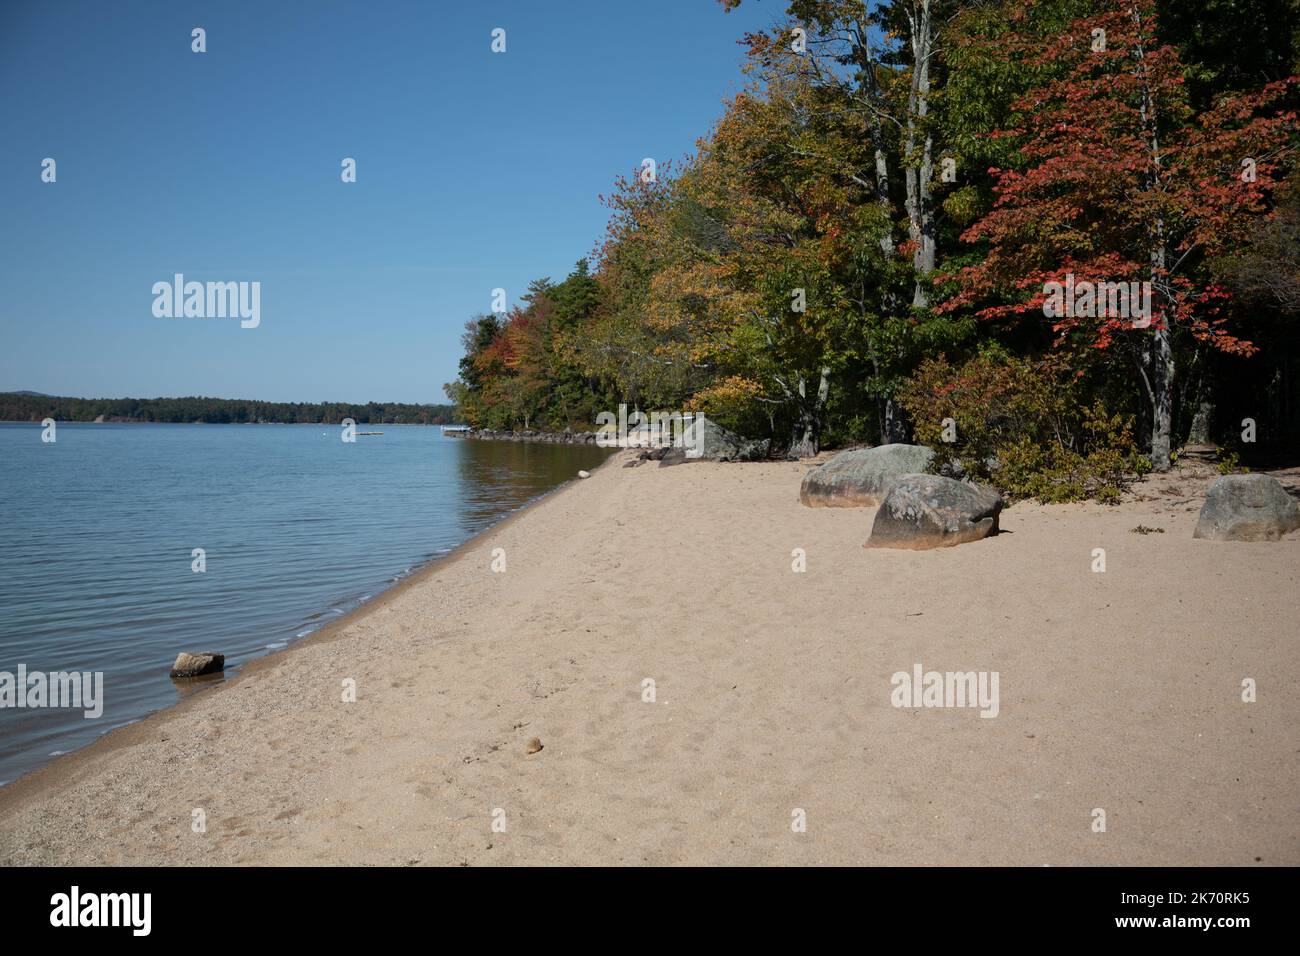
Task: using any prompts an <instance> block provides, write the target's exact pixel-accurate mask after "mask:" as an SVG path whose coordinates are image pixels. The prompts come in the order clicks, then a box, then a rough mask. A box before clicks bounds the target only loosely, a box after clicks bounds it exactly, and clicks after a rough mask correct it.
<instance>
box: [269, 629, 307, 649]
mask: <svg viewBox="0 0 1300 956" xmlns="http://www.w3.org/2000/svg"><path fill="white" fill-rule="evenodd" d="M306 633H307V632H306V631H303V634H306ZM298 636H299V637H301V636H302V635H301V634H300V635H298ZM288 646H289V642H288V641H276V642H275V643H274V644H267V645H266V649H267V650H268V651H278V650H281V649H283V648H286V647H288Z"/></svg>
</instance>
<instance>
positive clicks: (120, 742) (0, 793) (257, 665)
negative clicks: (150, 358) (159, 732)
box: [0, 422, 615, 816]
mask: <svg viewBox="0 0 1300 956" xmlns="http://www.w3.org/2000/svg"><path fill="white" fill-rule="evenodd" d="M77 424H87V425H89V424H95V423H92V422H80V423H77ZM98 424H128V423H126V422H113V423H106V422H100V423H98ZM129 424H143V425H169V424H177V425H179V424H196V425H198V424H214V423H210V422H192V423H186V422H138V423H129ZM216 424H246V423H243V422H228V423H216ZM247 424H252V423H247ZM268 424H270V423H268ZM289 424H310V423H307V422H295V423H289ZM614 457H615V456H613V455H611V456H609V458H606V459H605V461H603V462H601V463H600V464H599V465H597V466H596V467H595V468H594V469H593V470H592V474H595V473H596V472H598V471H599V470H601V469H603V468H605V467H606V466H608V465H609V463H610V461H611V460H612V459H613V458H614ZM579 481H581V479H580V478H577V477H576V476H575V477H573V478H570V479H568V480H566V481H564V482H562V483H561V484H559V485H557V486H555V487H554V488H552V489H551V490H550V491H546V492H543V493H542V494H540V495H538V496H537V497H535V498H532V499H531V500H529V501H527V502H525V503H524V504H522V505H519V506H517V507H515V508H513V509H511V510H510V511H508V512H505V513H504V514H503V515H502V516H501V517H500V518H498V519H497V520H496V521H494V522H492V523H491V524H489V525H488V526H487V527H486V528H483V529H482V530H481V531H478V532H475V533H474V534H473V535H471V536H470V537H468V538H466V539H465V540H464V541H463V542H461V543H460V544H458V545H457V546H456V547H454V548H452V549H451V550H450V551H448V552H447V553H446V554H442V555H438V556H437V557H435V558H432V559H430V560H428V561H426V562H425V563H423V564H419V565H417V566H415V567H413V568H412V569H411V572H410V573H409V574H407V575H406V576H405V577H403V578H402V579H401V580H399V581H396V582H394V583H393V584H392V585H390V586H389V587H387V588H384V589H382V590H380V591H378V592H377V593H375V594H374V595H372V596H371V597H369V598H367V599H366V600H364V601H362V602H361V603H360V604H358V605H357V606H356V607H354V608H352V609H351V610H349V611H347V612H346V613H344V614H341V615H338V616H337V617H335V618H334V619H333V620H331V621H329V622H327V623H326V624H324V625H322V626H321V627H319V628H317V629H316V630H314V631H312V632H311V633H310V634H307V635H305V636H303V637H300V638H295V639H292V640H290V641H289V643H288V644H287V645H286V646H285V647H281V648H278V649H276V650H268V651H267V652H266V653H264V654H261V655H259V656H257V657H254V658H252V659H251V660H248V661H245V662H244V663H242V664H240V665H238V667H237V668H232V670H235V671H236V673H235V674H233V675H232V676H229V677H224V679H222V680H219V681H211V682H210V685H211V686H207V687H204V686H202V683H203V679H202V678H198V679H196V680H195V681H193V682H191V686H190V688H189V692H188V693H187V694H186V695H185V696H184V697H183V698H182V699H181V700H178V701H176V702H175V703H173V704H169V705H167V706H165V707H160V708H158V709H157V710H153V711H150V712H149V713H148V714H146V715H145V716H143V717H141V718H139V719H137V720H134V721H131V722H130V723H128V724H123V725H122V726H121V727H115V728H114V729H112V730H110V731H108V732H106V733H104V734H102V735H101V736H100V737H98V738H96V739H95V740H93V741H91V742H90V743H88V744H86V745H85V746H83V747H78V748H77V749H76V750H70V751H67V752H66V753H63V754H60V755H59V756H57V757H54V758H52V759H51V760H50V761H49V762H47V763H44V764H42V765H41V766H39V767H37V768H36V769H34V770H31V771H28V772H27V773H25V774H23V775H22V776H20V777H16V778H15V779H13V780H10V781H9V782H8V783H5V784H3V785H0V816H3V814H4V812H5V809H6V801H7V798H9V797H11V796H12V797H13V799H20V797H18V796H17V794H18V792H19V791H20V790H23V791H24V792H25V791H26V789H27V788H24V786H23V785H24V784H27V783H28V782H31V781H37V778H40V779H39V781H37V782H36V783H35V786H33V787H32V788H31V789H34V790H43V789H45V788H46V787H47V786H49V787H54V786H57V785H58V783H59V782H60V780H59V779H58V777H59V776H65V775H68V774H72V773H75V771H76V769H77V768H76V767H75V766H74V764H75V763H76V762H77V761H78V758H82V757H85V758H86V759H91V758H92V757H93V756H96V755H98V754H99V752H100V751H102V752H103V753H105V754H107V753H111V752H113V751H116V750H120V749H122V748H124V747H129V746H131V744H132V743H133V741H132V740H131V739H129V736H128V735H129V732H130V731H132V730H135V729H137V728H139V729H141V730H146V729H150V728H146V727H145V725H146V724H149V723H150V722H151V721H154V720H157V719H162V718H165V717H166V716H167V715H169V714H172V713H174V712H175V713H180V712H183V711H184V710H185V709H187V708H190V707H192V706H194V705H195V704H196V703H197V702H198V701H199V699H200V698H204V697H207V696H209V695H212V694H219V693H222V692H223V691H228V690H231V689H233V688H234V687H235V685H237V684H238V683H239V682H240V681H243V680H245V679H246V678H248V677H249V676H251V675H253V674H256V673H257V672H258V671H259V670H261V669H263V668H265V667H270V666H273V665H274V664H276V663H278V662H279V659H280V658H281V657H283V656H287V655H289V654H292V653H293V652H294V651H296V650H301V649H303V648H306V647H308V646H310V645H314V644H316V643H321V644H328V643H330V642H331V641H333V640H336V639H337V638H338V637H339V635H341V634H342V633H343V632H344V630H346V629H347V628H348V627H350V626H352V625H353V624H354V623H356V622H357V621H360V620H363V619H364V618H365V617H366V616H367V615H369V614H371V613H374V612H375V611H377V610H379V609H380V608H382V607H384V606H385V605H386V604H387V603H388V602H389V601H391V600H394V599H396V598H397V597H398V596H399V595H400V592H402V591H404V590H406V589H408V588H411V587H415V586H416V585H418V584H419V583H421V582H423V581H424V580H425V579H426V578H428V577H431V576H433V575H434V574H436V573H438V572H439V571H440V570H442V569H443V568H444V567H449V566H451V565H454V564H455V563H457V562H458V561H460V560H461V559H462V558H464V557H465V555H466V554H468V553H469V552H470V551H472V550H473V549H474V546H475V544H476V543H477V542H478V541H479V539H481V538H484V537H486V536H488V535H490V534H491V533H493V532H494V531H497V530H500V529H504V528H505V527H506V526H508V525H510V524H512V523H513V522H515V521H517V520H519V519H520V518H522V517H523V516H524V514H526V513H527V512H528V511H529V510H530V509H532V508H535V507H538V506H540V505H541V504H543V503H544V502H546V501H547V500H549V499H551V498H552V497H554V496H556V495H559V494H562V493H563V492H564V491H565V490H567V489H569V488H570V487H572V486H573V485H575V484H577V483H578V482H579ZM168 666H170V664H166V663H164V664H162V665H160V670H161V669H164V668H166V667H168ZM223 673H224V672H223ZM91 751H95V754H92V753H91ZM55 771H64V773H62V774H57V775H56V774H55V773H54V772H55ZM46 774H50V775H51V776H53V777H54V779H51V780H46V779H45V778H44V775H46Z"/></svg>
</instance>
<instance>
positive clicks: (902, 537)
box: [866, 475, 1002, 550]
mask: <svg viewBox="0 0 1300 956" xmlns="http://www.w3.org/2000/svg"><path fill="white" fill-rule="evenodd" d="M1001 511H1002V497H1001V496H1000V495H999V494H998V493H997V492H996V491H994V490H993V489H992V488H986V487H985V486H983V485H972V484H967V483H966V482H964V481H957V480H955V479H953V478H944V477H943V476H942V475H903V476H902V477H900V478H897V479H895V480H894V483H893V486H892V487H891V488H890V489H889V492H888V494H886V495H885V500H884V501H882V502H881V503H880V510H879V511H877V512H876V520H875V523H874V524H872V526H871V537H870V538H868V539H867V543H866V547H868V548H911V549H913V550H926V549H929V548H948V547H951V546H952V545H954V544H962V543H963V542H966V541H978V540H979V539H980V538H986V537H988V536H989V535H991V534H996V533H997V530H998V513H999V512H1001Z"/></svg>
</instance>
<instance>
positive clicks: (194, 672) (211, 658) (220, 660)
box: [171, 651, 226, 679]
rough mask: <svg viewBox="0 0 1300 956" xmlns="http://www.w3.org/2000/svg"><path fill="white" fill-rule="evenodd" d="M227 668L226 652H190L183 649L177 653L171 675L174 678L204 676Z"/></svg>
mask: <svg viewBox="0 0 1300 956" xmlns="http://www.w3.org/2000/svg"><path fill="white" fill-rule="evenodd" d="M225 669H226V655H225V654H213V653H211V652H206V651H205V652H203V653H199V654H190V653H188V652H186V651H181V652H180V653H179V654H177V655H176V663H175V664H173V665H172V671H171V676H172V678H173V679H176V678H185V677H202V676H203V675H204V674H219V673H221V672H222V671H223V670H225Z"/></svg>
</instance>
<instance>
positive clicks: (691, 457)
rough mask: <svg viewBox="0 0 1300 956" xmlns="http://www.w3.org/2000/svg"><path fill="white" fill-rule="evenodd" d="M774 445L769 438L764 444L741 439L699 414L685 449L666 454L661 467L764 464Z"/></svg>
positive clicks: (686, 435)
mask: <svg viewBox="0 0 1300 956" xmlns="http://www.w3.org/2000/svg"><path fill="white" fill-rule="evenodd" d="M771 444H772V443H771V441H770V440H768V439H766V438H765V439H763V440H761V441H758V440H755V439H752V438H741V437H740V436H739V435H737V434H734V433H733V432H729V431H727V429H725V428H723V427H722V426H721V425H719V424H718V423H717V422H713V421H710V420H709V419H708V417H706V416H704V415H699V416H697V417H696V418H695V420H694V421H692V422H691V423H690V424H689V425H687V426H686V428H685V429H683V431H682V442H681V447H674V448H671V449H669V450H668V451H667V452H665V454H664V455H663V456H662V458H661V459H660V462H659V467H661V468H663V467H666V466H669V465H680V464H683V463H684V462H687V461H761V460H762V459H764V458H766V457H767V453H768V450H769V448H770V447H771Z"/></svg>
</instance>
